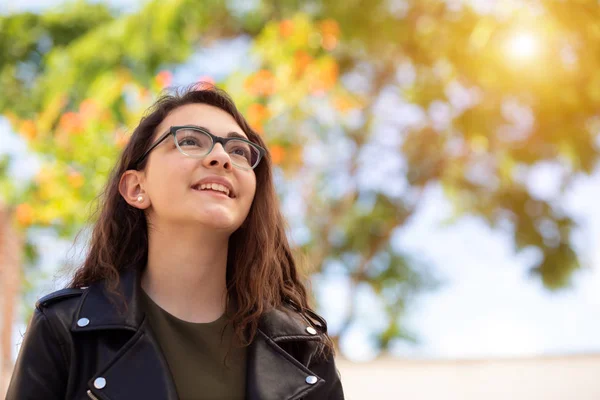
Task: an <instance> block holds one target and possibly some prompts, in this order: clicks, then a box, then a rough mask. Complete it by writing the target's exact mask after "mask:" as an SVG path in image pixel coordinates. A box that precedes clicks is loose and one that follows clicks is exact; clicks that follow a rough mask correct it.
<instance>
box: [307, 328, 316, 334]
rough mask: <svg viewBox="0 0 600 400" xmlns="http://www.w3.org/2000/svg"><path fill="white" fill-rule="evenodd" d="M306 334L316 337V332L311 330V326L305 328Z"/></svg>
mask: <svg viewBox="0 0 600 400" xmlns="http://www.w3.org/2000/svg"><path fill="white" fill-rule="evenodd" d="M306 332H308V333H310V334H311V335H316V334H317V330H316V329H315V328H313V327H312V326H307V327H306Z"/></svg>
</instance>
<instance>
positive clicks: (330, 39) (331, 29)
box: [319, 19, 340, 51]
mask: <svg viewBox="0 0 600 400" xmlns="http://www.w3.org/2000/svg"><path fill="white" fill-rule="evenodd" d="M319 28H320V31H321V45H322V46H323V48H324V49H325V50H328V51H331V50H333V49H335V47H336V46H337V44H338V40H339V38H340V26H339V25H338V23H337V22H336V21H335V20H333V19H326V20H323V21H321V23H320V26H319Z"/></svg>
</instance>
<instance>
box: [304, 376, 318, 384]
mask: <svg viewBox="0 0 600 400" xmlns="http://www.w3.org/2000/svg"><path fill="white" fill-rule="evenodd" d="M317 381H318V379H317V377H316V376H314V375H309V376H307V377H306V383H308V384H309V385H314V384H315V383H317Z"/></svg>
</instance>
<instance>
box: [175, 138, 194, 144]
mask: <svg viewBox="0 0 600 400" xmlns="http://www.w3.org/2000/svg"><path fill="white" fill-rule="evenodd" d="M179 145H180V146H197V145H198V142H197V141H196V139H192V138H186V139H182V140H180V141H179Z"/></svg>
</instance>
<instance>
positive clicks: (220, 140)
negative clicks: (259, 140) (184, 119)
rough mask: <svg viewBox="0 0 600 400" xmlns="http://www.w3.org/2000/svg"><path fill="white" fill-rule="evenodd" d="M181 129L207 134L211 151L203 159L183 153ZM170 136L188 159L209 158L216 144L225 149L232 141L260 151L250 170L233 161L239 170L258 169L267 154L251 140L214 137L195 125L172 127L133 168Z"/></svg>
mask: <svg viewBox="0 0 600 400" xmlns="http://www.w3.org/2000/svg"><path fill="white" fill-rule="evenodd" d="M180 129H193V130H195V131H198V132H202V133H205V134H207V135H208V136H209V137H210V138H211V141H212V145H211V146H210V149H209V150H208V152H207V153H206V154H205V155H203V156H201V157H197V156H190V155H189V154H186V153H184V152H183V150H182V149H181V148H180V147H179V145H178V144H177V131H178V130H180ZM169 135H172V136H173V141H174V142H175V147H177V150H179V152H180V153H181V154H183V155H184V156H186V157H192V158H199V159H202V158H204V157H206V156H208V155H209V154H210V152H211V151H213V149H214V148H215V144H216V143H221V146H223V148H225V144H226V143H227V142H229V141H231V140H239V141H242V142H244V143H248V144H249V145H250V146H253V147H254V148H256V149H257V150H258V157H257V159H256V163H255V164H254V165H253V166H251V167H250V168H244V167H240V166H239V165H236V164H235V163H234V162H233V161H232V162H231V163H232V164H233V165H234V166H235V167H237V168H239V169H245V170H248V169H254V168H256V166H257V165H258V164H259V163H260V160H262V158H263V157H264V155H265V153H266V150H265V149H263V148H262V147H260V146H259V145H257V144H256V143H253V142H251V141H249V140H247V139H244V138H240V137H228V138H224V137H221V136H216V135H213V134H212V133H210V132H209V131H207V130H206V129H204V128H201V127H199V126H195V125H181V126H172V127H170V128H169V130H168V131H167V132H165V133H164V134H163V135H162V136H161V137H160V138H159V139H158V140H157V141H156V142H154V144H152V146H150V148H149V149H148V150H146V151H145V152H144V154H142V155H141V156H140V157H139V158H138V159H137V160H136V161H135V162H134V163H133V166H134V168H135V169H137V168H138V166H139V165H140V163H141V162H142V161H144V159H145V158H146V157H147V156H148V154H150V152H151V151H152V150H154V149H155V148H156V146H158V145H159V144H161V143H162V142H163V141H164V140H165V139H166V138H168V137H169Z"/></svg>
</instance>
